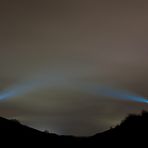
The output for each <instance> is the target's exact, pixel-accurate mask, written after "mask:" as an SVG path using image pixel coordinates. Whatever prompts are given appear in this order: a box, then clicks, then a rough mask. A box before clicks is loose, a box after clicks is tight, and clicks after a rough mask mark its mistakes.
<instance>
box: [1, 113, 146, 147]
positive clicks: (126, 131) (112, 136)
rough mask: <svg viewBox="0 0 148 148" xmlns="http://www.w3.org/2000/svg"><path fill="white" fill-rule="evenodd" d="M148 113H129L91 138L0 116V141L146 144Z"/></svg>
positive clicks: (13, 144) (29, 143)
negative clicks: (63, 134)
mask: <svg viewBox="0 0 148 148" xmlns="http://www.w3.org/2000/svg"><path fill="white" fill-rule="evenodd" d="M147 135H148V112H146V111H143V112H142V113H141V114H140V115H133V114H131V115H129V116H128V117H127V118H125V120H123V121H122V122H121V124H120V125H117V126H116V127H115V128H111V129H109V130H107V131H105V132H103V133H98V134H96V135H94V136H90V137H74V136H60V135H56V134H51V133H48V132H41V131H38V130H36V129H33V128H30V127H28V126H25V125H22V124H21V123H19V122H18V121H17V120H8V119H5V118H2V117H0V144H1V145H2V144H4V145H5V146H7V145H9V146H15V147H21V146H28V147H29V146H41V147H43V146H46V147H47V146H51V145H54V146H68V147H72V146H80V145H81V146H90V147H92V146H93V147H95V146H97V147H98V146H101V145H104V146H107V145H110V146H118V147H121V146H127V147H128V146H129V145H140V146H142V145H144V144H147Z"/></svg>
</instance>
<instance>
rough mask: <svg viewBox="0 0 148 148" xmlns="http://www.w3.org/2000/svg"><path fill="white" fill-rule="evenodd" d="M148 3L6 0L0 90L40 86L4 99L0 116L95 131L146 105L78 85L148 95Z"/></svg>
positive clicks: (1, 13)
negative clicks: (30, 83)
mask: <svg viewBox="0 0 148 148" xmlns="http://www.w3.org/2000/svg"><path fill="white" fill-rule="evenodd" d="M147 8H148V2H147V1H142V0H137V1H136V0H134V1H132V0H122V1H120V0H116V1H114V0H98V1H97V0H48V1H44V0H40V1H39V0H24V1H22V0H1V1H0V68H1V70H0V90H1V91H4V90H7V89H8V88H9V87H11V86H18V87H19V86H20V85H23V84H24V83H29V82H30V81H32V80H33V81H35V80H38V81H37V83H35V84H36V85H39V86H40V87H35V86H32V87H33V89H31V90H30V91H26V92H24V93H20V94H19V95H18V96H17V95H16V96H12V97H9V99H3V100H0V116H3V117H7V118H15V119H18V120H19V121H21V122H22V123H24V124H26V125H29V126H31V127H34V128H37V129H40V130H49V132H55V133H57V134H73V135H93V134H95V133H97V132H101V131H104V130H106V129H108V128H110V127H111V126H115V125H116V124H118V123H120V121H121V120H122V119H124V118H125V117H126V116H127V115H128V114H129V113H139V112H140V111H141V110H143V109H145V110H146V109H147V108H148V105H147V104H145V103H138V102H134V101H129V100H121V99H118V98H110V97H105V96H101V95H100V96H99V95H98V96H96V95H93V94H91V93H87V91H83V89H79V87H80V84H81V83H83V84H87V85H88V86H89V84H93V83H95V84H98V85H103V86H107V87H111V88H115V89H120V90H126V91H129V92H133V93H136V94H137V95H139V96H143V97H147V96H148V90H147V88H148V9H147ZM45 82H46V84H45ZM49 83H50V85H49ZM65 83H68V86H67V85H66V84H65ZM19 88H20V87H19ZM88 88H89V87H88ZM24 89H26V90H27V88H26V87H24Z"/></svg>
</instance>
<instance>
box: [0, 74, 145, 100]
mask: <svg viewBox="0 0 148 148" xmlns="http://www.w3.org/2000/svg"><path fill="white" fill-rule="evenodd" d="M54 86H58V87H61V88H63V87H64V88H72V89H76V90H78V91H81V92H85V93H88V94H91V95H95V96H97V97H99V98H100V96H104V97H111V98H114V99H115V98H116V99H121V100H128V101H134V102H141V103H148V99H146V98H144V97H142V96H138V95H136V94H133V93H131V92H128V91H121V90H118V89H113V88H111V87H104V86H100V85H98V84H92V83H91V84H90V83H83V82H81V83H77V82H72V81H70V80H69V79H67V78H64V77H62V78H60V77H59V78H57V76H56V77H52V78H51V77H48V78H47V77H45V78H44V79H37V80H32V81H27V82H24V83H21V84H18V85H14V86H11V87H10V88H8V89H6V90H4V91H3V92H1V93H0V100H5V99H9V98H13V97H16V96H21V95H24V94H28V93H30V92H32V91H36V90H39V89H43V88H46V87H54Z"/></svg>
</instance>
